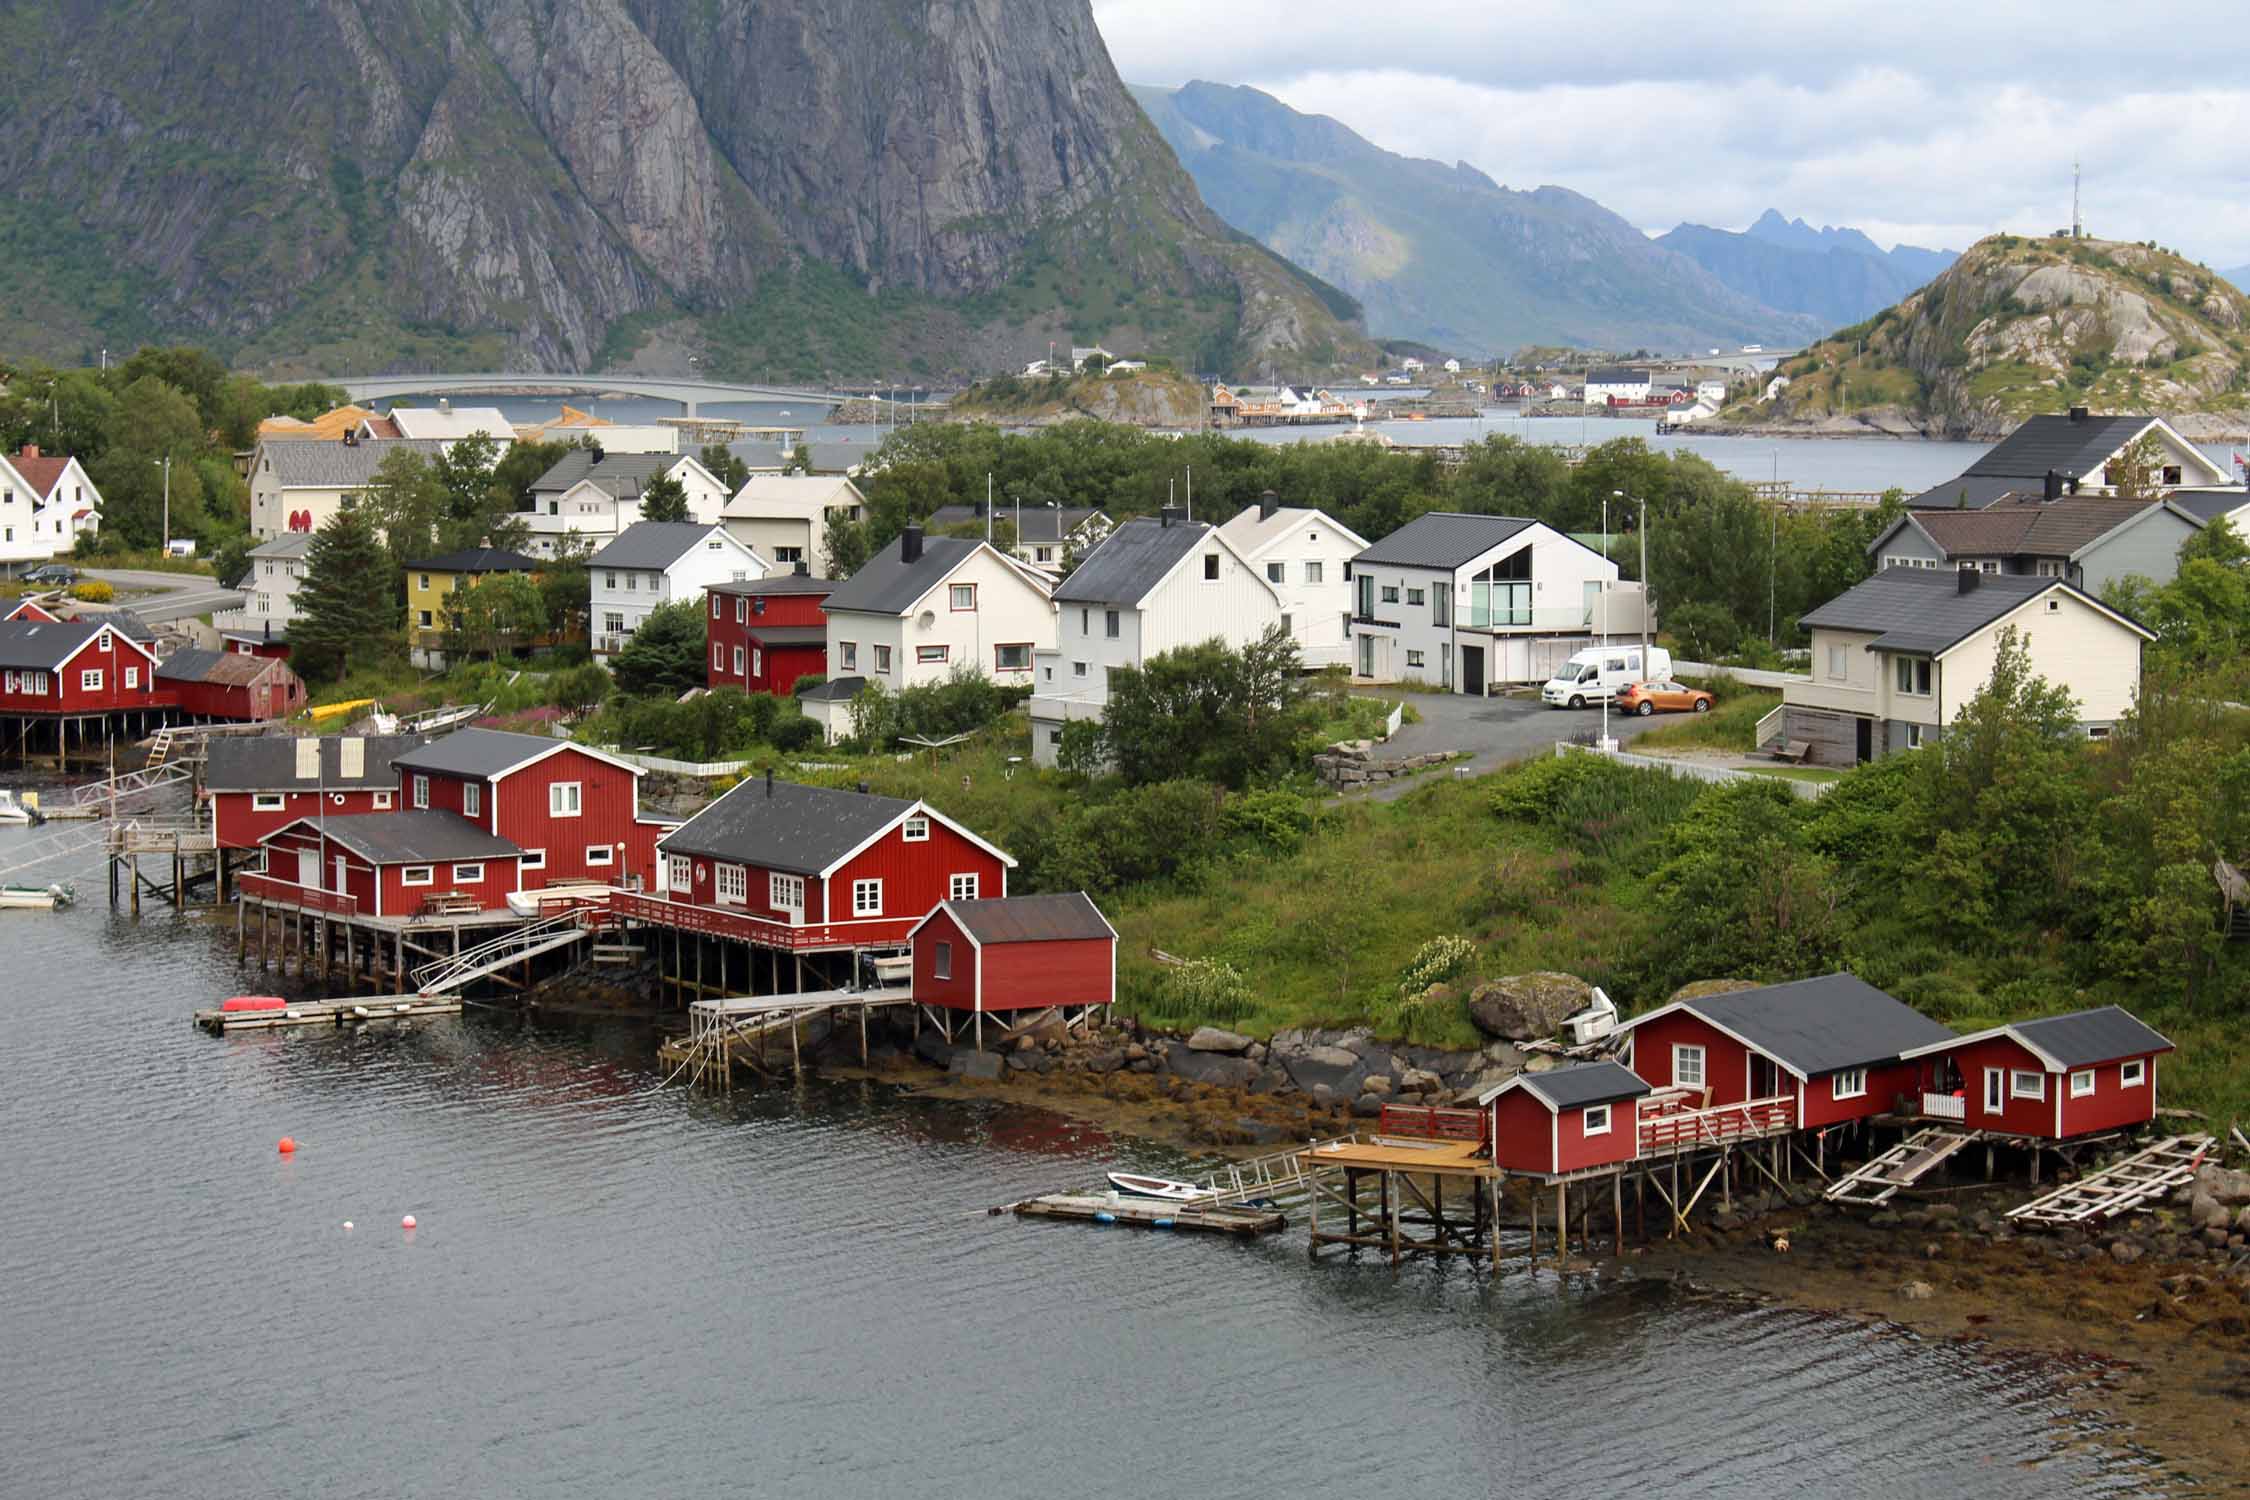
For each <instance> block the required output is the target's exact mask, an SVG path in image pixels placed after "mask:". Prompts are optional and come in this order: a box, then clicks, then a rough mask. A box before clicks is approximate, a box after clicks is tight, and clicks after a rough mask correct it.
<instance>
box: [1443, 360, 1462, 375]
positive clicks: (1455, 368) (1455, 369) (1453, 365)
mask: <svg viewBox="0 0 2250 1500" xmlns="http://www.w3.org/2000/svg"><path fill="white" fill-rule="evenodd" d="M1445 373H1446V374H1448V375H1458V374H1460V373H1461V361H1459V360H1457V359H1449V360H1447V361H1446V362H1445Z"/></svg>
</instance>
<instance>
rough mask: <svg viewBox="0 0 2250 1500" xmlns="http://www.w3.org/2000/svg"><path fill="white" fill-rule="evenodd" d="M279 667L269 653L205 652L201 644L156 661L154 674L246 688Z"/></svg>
mask: <svg viewBox="0 0 2250 1500" xmlns="http://www.w3.org/2000/svg"><path fill="white" fill-rule="evenodd" d="M279 666H281V663H280V662H279V661H277V660H276V659H274V658H273V657H270V656H245V655H243V654H242V653H241V652H239V651H206V650H204V649H203V648H202V647H200V646H183V647H181V648H180V649H179V650H177V651H175V652H173V653H172V654H171V655H170V656H167V657H165V658H164V660H162V661H160V662H158V663H157V664H156V675H157V676H158V677H161V678H163V679H164V680H165V681H167V682H216V683H221V684H225V685H229V686H234V687H245V686H247V685H249V684H250V683H253V682H256V681H257V680H258V679H259V678H260V677H263V676H264V675H265V674H266V673H268V672H270V671H272V670H273V669H274V668H275V667H279ZM283 670H285V671H286V670H287V669H286V668H283Z"/></svg>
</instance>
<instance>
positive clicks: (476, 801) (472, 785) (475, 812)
mask: <svg viewBox="0 0 2250 1500" xmlns="http://www.w3.org/2000/svg"><path fill="white" fill-rule="evenodd" d="M461 816H462V817H464V818H478V817H482V816H484V784H483V783H482V782H476V781H464V782H462V783H461Z"/></svg>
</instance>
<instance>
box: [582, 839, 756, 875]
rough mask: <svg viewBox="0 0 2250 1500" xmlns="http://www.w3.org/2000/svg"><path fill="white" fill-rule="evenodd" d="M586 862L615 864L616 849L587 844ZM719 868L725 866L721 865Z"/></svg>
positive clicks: (606, 845)
mask: <svg viewBox="0 0 2250 1500" xmlns="http://www.w3.org/2000/svg"><path fill="white" fill-rule="evenodd" d="M586 863H588V864H589V865H613V864H616V863H617V850H616V849H615V848H614V847H612V846H611V845H608V844H588V845H587V846H586ZM720 868H721V869H724V868H726V867H725V866H723V865H722V866H721V867H720Z"/></svg>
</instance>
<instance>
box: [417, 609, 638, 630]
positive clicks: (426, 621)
mask: <svg viewBox="0 0 2250 1500" xmlns="http://www.w3.org/2000/svg"><path fill="white" fill-rule="evenodd" d="M610 618H612V619H615V618H616V616H614V615H612V616H611V617H610ZM414 623H415V624H416V625H419V626H420V627H422V629H424V630H427V629H429V628H430V612H429V611H428V610H426V609H418V610H416V611H414ZM613 628H615V629H620V630H622V629H623V628H624V626H623V625H622V624H620V625H618V626H615V627H613Z"/></svg>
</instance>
